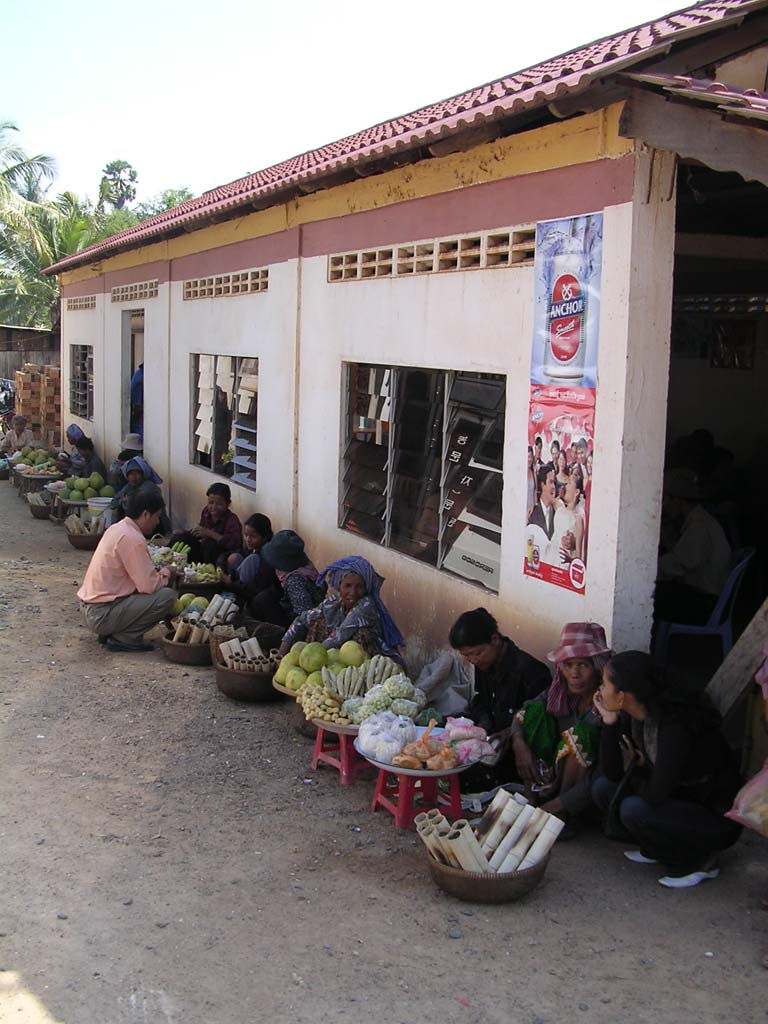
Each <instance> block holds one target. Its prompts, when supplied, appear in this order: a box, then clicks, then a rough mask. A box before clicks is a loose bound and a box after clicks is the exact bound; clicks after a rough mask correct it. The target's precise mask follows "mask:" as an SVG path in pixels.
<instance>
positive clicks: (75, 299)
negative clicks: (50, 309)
mask: <svg viewBox="0 0 768 1024" xmlns="http://www.w3.org/2000/svg"><path fill="white" fill-rule="evenodd" d="M81 309H96V296H95V295H73V296H72V298H71V299H67V312H68V313H75V312H77V311H78V310H81Z"/></svg>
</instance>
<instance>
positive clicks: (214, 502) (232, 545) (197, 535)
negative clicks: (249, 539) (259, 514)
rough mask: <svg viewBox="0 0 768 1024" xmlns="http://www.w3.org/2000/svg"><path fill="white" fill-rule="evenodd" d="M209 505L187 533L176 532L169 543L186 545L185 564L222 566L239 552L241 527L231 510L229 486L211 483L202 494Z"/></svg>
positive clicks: (241, 540)
mask: <svg viewBox="0 0 768 1024" xmlns="http://www.w3.org/2000/svg"><path fill="white" fill-rule="evenodd" d="M205 494H206V497H207V498H208V503H207V505H206V506H205V508H204V509H203V510H202V512H201V513H200V522H199V524H198V525H197V526H195V527H193V528H192V529H191V530H189V531H183V532H180V533H175V534H174V535H173V536H172V537H171V543H172V544H174V543H176V541H182V543H184V544H189V547H190V551H189V554H188V556H187V561H188V562H204V563H206V564H211V565H218V566H221V567H224V566H225V565H226V562H227V559H228V558H229V556H230V555H232V554H235V553H237V552H239V551H241V550H242V547H243V528H242V526H241V525H240V520H239V519H238V518H237V516H236V515H235V513H234V512H233V511H232V510H231V509H230V507H229V506H230V505H231V504H232V492H231V491H230V489H229V484H219V483H216V484H211V486H210V487H209V488H208V490H207V491H206V492H205Z"/></svg>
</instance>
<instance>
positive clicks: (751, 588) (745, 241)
mask: <svg viewBox="0 0 768 1024" xmlns="http://www.w3.org/2000/svg"><path fill="white" fill-rule="evenodd" d="M676 216H677V220H676V244H675V270H674V288H673V310H672V332H671V346H670V349H671V351H670V366H669V397H668V406H667V447H666V460H665V469H666V471H670V470H678V469H684V470H685V469H689V470H692V471H694V472H695V474H696V476H697V478H698V482H699V485H700V487H701V491H702V503H703V505H704V507H705V508H706V510H707V511H708V512H710V513H711V514H712V515H713V516H714V517H715V518H716V519H717V521H718V522H719V523H720V525H721V526H722V529H723V531H724V532H725V535H726V537H727V540H728V543H729V544H730V546H731V549H732V551H737V550H740V549H744V548H754V549H755V554H754V556H753V559H752V561H751V563H750V566H749V570H748V572H747V575H746V576H745V577H744V582H743V585H742V587H741V590H740V591H739V599H738V601H737V603H736V606H735V608H734V625H735V632H736V633H737V634H738V632H739V631H740V629H741V628H743V627H744V625H746V623H747V622H748V621H749V620H750V619H751V617H752V615H753V614H754V612H755V611H756V610H757V608H758V607H759V605H760V603H761V602H762V600H763V599H764V598H765V596H766V591H767V590H768V537H766V535H765V531H764V530H763V528H762V524H763V522H764V519H765V517H764V514H763V510H764V508H765V507H766V504H765V503H766V501H767V500H768V471H767V470H766V465H767V464H766V460H765V454H766V452H768V415H766V396H768V188H766V187H765V186H764V185H762V184H760V183H758V182H748V181H745V180H744V178H742V177H741V176H740V175H738V174H736V173H732V172H729V173H725V172H718V171H715V170H712V169H711V168H709V167H707V166H704V165H703V164H700V163H696V162H681V164H680V166H679V170H678V179H677V211H676ZM668 525H669V523H663V524H662V547H663V546H664V537H665V527H666V526H668ZM697 639H698V638H697ZM680 643H682V641H680ZM695 646H696V649H697V652H700V651H701V650H702V644H701V642H699V643H697V644H696V645H695ZM712 658H714V659H715V660H714V664H717V663H718V661H719V660H720V659H719V655H718V645H717V642H715V643H714V645H713V649H712Z"/></svg>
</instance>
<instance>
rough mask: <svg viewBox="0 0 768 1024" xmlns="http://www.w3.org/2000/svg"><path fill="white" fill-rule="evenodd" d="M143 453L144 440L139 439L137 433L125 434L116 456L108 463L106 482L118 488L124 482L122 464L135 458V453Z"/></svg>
mask: <svg viewBox="0 0 768 1024" xmlns="http://www.w3.org/2000/svg"><path fill="white" fill-rule="evenodd" d="M143 454H144V442H143V441H142V440H141V438H140V437H139V435H138V434H126V435H125V437H124V438H123V440H122V443H121V445H120V451H119V452H118V453H117V458H116V459H113V460H112V462H111V463H110V464H109V470H108V471H107V483H108V484H109V485H110V486H111V487H114V488H116V489H117V488H120V487H122V486H123V484H124V482H125V478H124V477H123V466H124V465H125V464H126V462H128V461H129V460H130V459H135V458H136V456H137V455H143Z"/></svg>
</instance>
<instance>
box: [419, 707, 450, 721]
mask: <svg viewBox="0 0 768 1024" xmlns="http://www.w3.org/2000/svg"><path fill="white" fill-rule="evenodd" d="M433 720H434V721H435V722H437V724H438V725H442V723H443V716H442V715H441V714H440V712H439V711H438V710H437V708H432V707H430V708H424V710H423V711H420V712H419V714H418V715H417V716H416V718H415V719H414V724H415V725H429V723H430V722H431V721H433Z"/></svg>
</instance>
